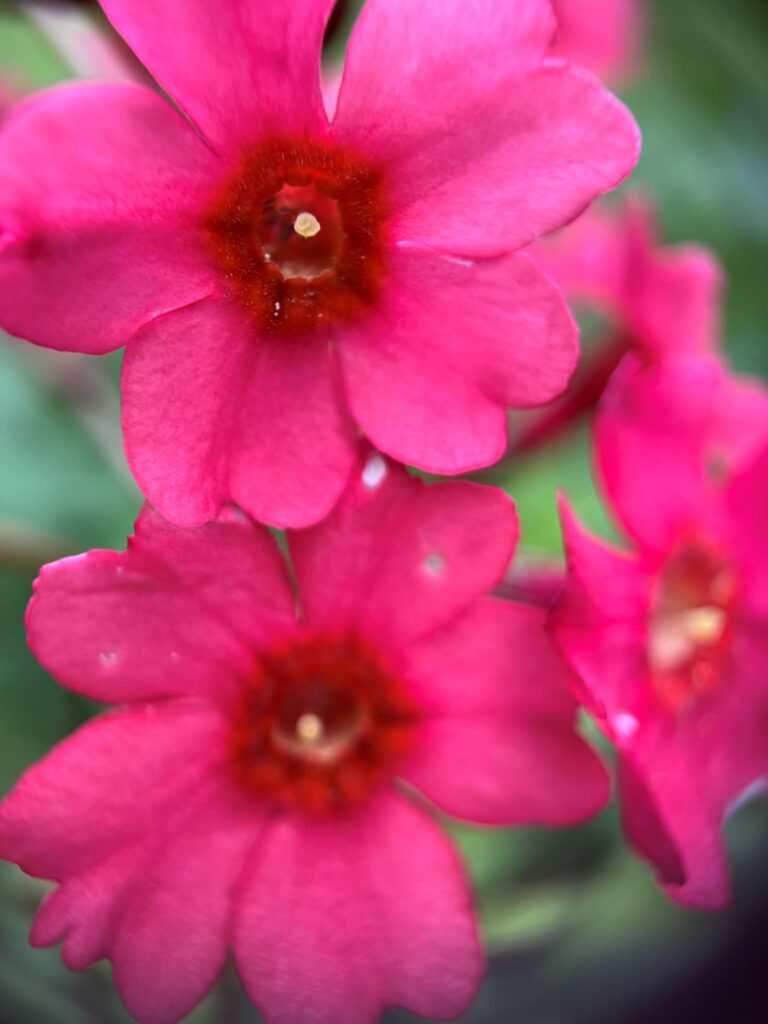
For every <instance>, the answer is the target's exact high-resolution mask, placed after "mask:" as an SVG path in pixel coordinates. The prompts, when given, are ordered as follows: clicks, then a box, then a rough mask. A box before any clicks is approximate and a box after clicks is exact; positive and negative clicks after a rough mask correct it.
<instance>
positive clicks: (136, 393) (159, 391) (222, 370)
mask: <svg viewBox="0 0 768 1024" xmlns="http://www.w3.org/2000/svg"><path fill="white" fill-rule="evenodd" d="M190 339H194V344H190ZM254 357H255V353H254V346H253V338H252V337H251V332H250V329H249V327H248V325H247V323H245V322H244V318H243V317H242V316H241V315H240V312H239V310H238V309H237V308H236V307H234V306H233V305H232V304H231V303H230V302H228V301H227V300H225V299H216V298H211V299H208V300H206V301H203V302H198V303H195V304H194V305H190V306H187V307H186V308H185V309H179V310H176V311H174V312H173V313H172V314H170V315H169V316H167V317H161V318H158V319H157V320H153V321H152V322H151V323H149V324H147V325H146V326H145V327H144V328H143V329H142V330H141V331H139V332H138V334H137V335H136V336H135V337H134V339H133V341H132V343H131V344H130V345H129V347H128V349H127V350H126V353H125V357H124V359H123V373H122V390H123V417H122V418H123V432H124V435H125V449H126V456H127V459H128V464H129V465H130V467H131V470H132V471H133V473H134V475H135V477H136V479H137V481H138V483H139V486H140V487H141V489H142V491H143V493H144V494H145V495H146V496H147V498H148V500H149V501H151V502H152V504H154V505H156V506H157V507H158V508H160V509H162V510H163V514H164V515H166V516H168V518H169V519H170V520H171V521H173V522H175V523H177V524H179V525H181V526H200V525H202V524H203V523H205V522H208V521H209V520H210V519H213V518H215V517H216V516H217V515H218V513H219V511H220V510H221V507H222V505H223V503H224V502H225V501H226V499H227V498H228V496H229V493H230V490H229V478H230V463H231V455H232V451H233V449H234V443H235V440H234V439H235V437H236V434H237V429H238V424H239V420H240V416H241V413H242V410H243V405H244V401H245V394H246V391H247V389H248V385H249V382H250V377H251V374H252V372H253V362H254ZM203 381H205V382H206V385H207V386H205V387H203V386H201V382H203Z"/></svg>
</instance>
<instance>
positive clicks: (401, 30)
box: [337, 0, 556, 152]
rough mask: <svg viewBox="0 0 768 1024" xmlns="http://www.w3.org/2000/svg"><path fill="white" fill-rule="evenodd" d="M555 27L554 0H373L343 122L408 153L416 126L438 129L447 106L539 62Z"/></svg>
mask: <svg viewBox="0 0 768 1024" xmlns="http://www.w3.org/2000/svg"><path fill="white" fill-rule="evenodd" d="M555 29H556V23H555V18H554V15H553V13H552V6H551V4H550V2H549V0H481V3H479V4H478V3H472V2H471V0H444V2H443V3H442V4H441V5H440V6H439V7H437V6H435V5H433V4H425V3H418V4H417V3H413V2H412V0H366V3H365V5H364V7H363V9H362V12H361V14H360V16H359V18H358V19H357V22H356V23H355V26H354V28H353V29H352V34H351V36H350V40H349V44H348V46H347V53H346V58H345V63H344V78H343V82H342V86H341V93H340V96H339V102H338V107H337V109H338V114H337V123H338V124H340V125H341V126H343V127H344V128H345V129H346V130H349V131H355V132H358V133H360V135H361V136H362V137H363V138H364V139H365V141H366V142H367V143H368V144H369V145H373V146H376V147H377V148H378V147H381V148H384V149H386V150H388V149H389V147H391V146H392V144H393V143H394V142H396V143H397V145H398V147H401V148H402V149H403V151H404V152H407V148H408V143H407V139H408V137H409V135H410V138H411V140H414V139H418V138H420V137H422V136H424V135H425V134H426V135H428V134H429V133H431V132H432V131H433V130H434V127H435V124H436V123H439V121H440V119H441V118H442V117H444V116H445V114H446V111H449V112H453V111H455V110H456V108H457V107H458V109H459V110H460V109H461V105H462V104H466V105H467V106H471V105H472V104H473V103H476V102H477V101H478V100H484V99H485V97H486V96H487V95H488V93H489V92H491V91H493V92H495V91H496V90H497V89H498V88H499V87H500V86H502V85H504V84H508V83H509V82H510V81H513V80H514V79H516V78H517V77H519V76H520V75H525V74H527V73H529V72H531V71H533V70H535V69H536V68H537V67H538V65H539V64H540V63H541V61H542V59H543V58H544V56H545V54H546V51H547V49H548V47H549V44H550V42H551V40H552V38H553V36H554V34H555ZM468 68H471V74H467V73H465V72H466V69H468ZM457 72H458V75H457ZM458 78H460V84H459V81H458Z"/></svg>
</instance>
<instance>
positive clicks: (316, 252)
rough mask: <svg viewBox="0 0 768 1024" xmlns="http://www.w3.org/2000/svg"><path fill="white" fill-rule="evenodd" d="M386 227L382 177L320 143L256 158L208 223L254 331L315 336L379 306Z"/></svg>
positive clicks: (275, 148) (223, 192)
mask: <svg viewBox="0 0 768 1024" xmlns="http://www.w3.org/2000/svg"><path fill="white" fill-rule="evenodd" d="M385 221H386V212H385V202H384V189H383V183H382V177H381V174H380V172H379V171H378V169H377V168H375V167H373V166H372V165H370V164H369V163H368V162H367V161H365V160H363V159H362V158H360V157H358V156H357V155H355V154H350V153H349V152H347V151H346V150H344V149H342V148H341V147H338V146H336V145H333V144H331V143H326V142H319V141H316V140H307V139H300V140H295V139H293V140H277V141H271V142H267V143H264V144H262V145H260V146H257V147H256V148H255V149H254V150H252V151H251V152H250V153H249V154H248V155H247V157H246V158H245V160H243V162H242V164H241V165H240V167H239V168H238V169H237V171H236V173H235V174H233V175H232V176H231V177H230V179H229V180H228V181H227V182H226V183H225V184H224V186H223V187H221V188H220V190H219V192H218V194H217V196H216V197H215V201H214V203H213V204H212V207H211V209H210V211H209V213H208V216H207V217H206V221H205V229H206V234H207V237H208V239H209V242H210V245H211V249H212V253H213V256H214V259H215V261H216V263H217V265H218V266H219V269H220V270H221V271H222V272H223V274H224V276H225V277H226V278H227V280H228V281H229V283H230V285H231V286H232V287H233V289H234V291H235V293H236V294H237V296H238V298H239V299H240V301H241V302H242V304H243V305H244V306H245V308H246V310H247V312H248V313H249V315H250V316H251V317H252V319H253V320H255V321H256V323H257V324H258V326H259V327H260V328H261V329H263V330H265V331H267V332H269V333H273V334H274V333H278V334H301V333H307V332H313V331H315V330H316V329H317V328H319V327H329V326H332V325H333V324H335V323H338V322H340V321H345V320H349V319H351V318H354V317H357V316H359V315H360V314H361V313H362V312H364V311H365V310H366V309H367V308H369V307H370V306H371V305H373V303H374V302H375V300H376V296H377V294H378V290H379V284H380V280H381V277H382V273H383V251H384V245H383V234H384V226H385Z"/></svg>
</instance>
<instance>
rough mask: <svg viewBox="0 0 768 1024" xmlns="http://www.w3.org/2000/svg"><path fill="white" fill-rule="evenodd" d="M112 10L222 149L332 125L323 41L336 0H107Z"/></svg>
mask: <svg viewBox="0 0 768 1024" xmlns="http://www.w3.org/2000/svg"><path fill="white" fill-rule="evenodd" d="M102 7H103V8H104V10H105V12H106V14H107V17H108V18H109V20H110V21H111V22H112V24H113V25H114V26H115V28H116V29H117V31H118V32H119V33H120V34H121V35H122V37H123V39H125V41H126V42H127V43H128V45H129V46H130V47H131V49H132V50H133V51H134V53H135V54H136V55H137V57H138V58H139V59H140V60H141V61H142V63H143V64H144V65H145V67H147V68H148V70H149V71H150V72H151V73H152V74H153V75H154V77H155V78H156V79H157V81H158V82H159V83H160V85H161V86H162V87H163V88H164V89H165V90H166V91H167V92H168V93H170V95H171V96H172V97H173V98H174V99H175V100H176V102H177V103H178V104H179V106H180V107H181V108H182V110H184V112H185V113H186V114H187V115H188V116H189V117H190V118H191V120H192V121H193V122H194V124H195V125H196V126H197V127H198V128H199V129H200V131H201V132H202V133H203V135H204V136H205V137H206V139H207V140H208V141H209V142H210V143H211V144H212V146H213V147H214V148H215V149H217V150H218V151H219V152H225V151H227V152H230V151H232V149H233V148H235V147H238V146H239V145H241V144H242V143H246V144H248V143H250V142H251V141H252V139H253V135H254V133H257V132H264V131H271V132H275V131H280V132H295V131H302V130H307V129H310V130H311V129H315V128H318V127H320V126H321V125H322V124H323V123H325V114H324V112H323V101H322V96H321V92H320V48H321V45H322V40H323V32H324V30H325V24H326V21H327V19H328V15H329V13H330V11H331V9H332V7H333V0H291V3H290V4H286V3H282V2H281V0H261V2H259V3H255V2H254V0H228V2H227V3H226V4H211V3H210V2H209V0H153V3H152V4H151V5H147V4H141V3H139V4H137V3H134V2H133V0H103V3H102Z"/></svg>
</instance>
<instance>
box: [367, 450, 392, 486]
mask: <svg viewBox="0 0 768 1024" xmlns="http://www.w3.org/2000/svg"><path fill="white" fill-rule="evenodd" d="M386 475H387V463H386V462H385V460H384V459H383V458H382V457H381V455H378V454H375V455H371V457H370V458H369V459H368V461H367V462H366V464H365V467H364V468H363V486H364V487H367V488H368V490H369V491H375V490H376V488H377V487H380V486H381V484H382V483H383V482H384V478H385V477H386Z"/></svg>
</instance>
